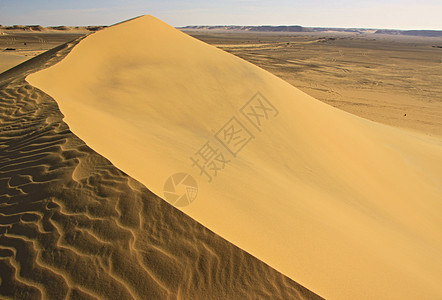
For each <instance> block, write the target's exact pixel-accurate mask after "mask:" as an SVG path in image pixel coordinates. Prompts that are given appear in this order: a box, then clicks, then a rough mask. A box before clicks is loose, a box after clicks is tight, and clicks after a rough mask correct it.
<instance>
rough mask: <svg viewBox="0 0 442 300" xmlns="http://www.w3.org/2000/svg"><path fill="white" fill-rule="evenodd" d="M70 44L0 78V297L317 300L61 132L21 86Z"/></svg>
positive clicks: (46, 103)
mask: <svg viewBox="0 0 442 300" xmlns="http://www.w3.org/2000/svg"><path fill="white" fill-rule="evenodd" d="M73 45H75V42H73V43H71V44H68V45H63V46H61V47H59V48H58V49H56V50H54V51H51V52H48V53H45V54H43V55H42V56H40V57H38V58H36V59H33V60H31V61H29V62H27V63H25V64H23V65H21V66H18V67H16V68H14V69H12V70H11V71H9V72H7V73H4V74H2V75H1V76H0V120H1V125H0V295H2V296H1V298H13V299H39V298H45V299H167V298H181V299H241V298H251V299H252V298H253V299H257V298H268V299H320V297H318V296H317V295H315V294H314V293H312V292H310V291H308V290H307V289H305V288H304V287H302V286H300V285H299V284H297V283H296V282H294V281H292V280H291V279H289V278H287V277H285V276H283V275H282V274H280V273H279V272H277V271H275V270H274V269H272V268H271V267H269V266H268V265H266V264H264V263H263V262H261V261H259V260H258V259H256V258H254V257H253V256H251V255H249V254H247V253H246V252H244V251H242V250H241V249H239V248H237V247H236V246H234V245H233V244H231V243H229V242H227V241H226V240H224V239H222V238H221V237H219V236H217V235H216V234H214V233H213V232H211V231H210V230H208V229H206V228H205V227H203V226H202V225H200V224H199V223H197V222H196V221H194V220H193V219H191V218H190V217H188V216H186V215H185V214H183V213H182V212H180V211H179V210H177V209H175V208H173V207H172V206H170V205H169V204H167V203H166V202H164V201H163V200H161V199H160V198H158V197H156V196H155V195H153V194H152V193H151V192H150V191H149V190H147V189H146V188H145V187H144V186H142V185H141V184H139V183H138V182H137V181H135V180H133V179H131V178H130V177H128V176H127V175H126V174H124V173H123V172H121V171H120V170H118V169H117V168H115V167H114V166H113V165H112V164H111V163H110V162H109V161H108V160H106V159H105V158H103V157H102V156H100V155H99V154H97V153H96V152H94V151H93V150H92V149H91V148H89V147H88V146H87V145H86V144H85V143H84V142H83V141H82V140H80V139H79V138H78V137H76V136H75V135H74V134H73V133H72V132H71V131H70V130H69V128H68V126H67V125H66V124H65V123H64V122H63V121H62V118H63V115H62V114H61V112H60V111H59V109H58V106H57V104H56V102H55V101H54V100H53V99H52V98H50V97H49V96H48V95H46V94H44V93H43V92H41V91H40V90H38V89H36V88H34V87H32V86H30V85H29V84H27V83H26V81H25V80H24V77H25V76H26V75H27V74H29V73H31V72H33V71H35V70H37V69H40V68H44V67H46V66H48V65H50V64H53V63H55V62H57V61H58V60H60V59H61V58H62V57H63V56H64V55H66V53H68V52H69V50H70V48H71V47H72V46H73ZM145 168H146V172H155V170H153V169H150V168H149V166H145Z"/></svg>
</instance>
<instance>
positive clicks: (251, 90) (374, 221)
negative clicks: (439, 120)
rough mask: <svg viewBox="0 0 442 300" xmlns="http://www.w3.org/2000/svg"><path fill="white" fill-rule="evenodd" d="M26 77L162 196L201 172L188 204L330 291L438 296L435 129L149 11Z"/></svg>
mask: <svg viewBox="0 0 442 300" xmlns="http://www.w3.org/2000/svg"><path fill="white" fill-rule="evenodd" d="M27 80H28V82H30V83H31V84H32V85H33V86H36V87H38V88H40V89H42V90H43V91H44V92H46V93H47V94H49V95H50V96H52V97H53V98H54V99H56V101H57V102H58V104H59V106H60V109H61V111H62V113H63V114H64V115H65V121H66V122H67V124H68V125H69V127H70V129H71V130H72V131H73V132H74V133H75V134H77V135H78V136H79V137H80V138H81V139H82V140H84V141H85V142H86V144H87V145H88V146H90V147H91V148H92V149H94V150H95V151H97V152H98V153H100V154H101V155H103V156H104V157H106V158H107V159H109V160H110V161H111V162H112V163H113V164H114V165H115V166H116V167H118V168H120V169H121V170H122V171H124V172H125V173H127V174H128V175H130V176H132V177H133V178H135V179H137V180H138V181H140V182H141V183H143V184H144V185H145V186H146V187H148V188H149V189H150V190H151V191H152V192H154V193H155V194H157V195H159V196H163V185H164V183H165V181H166V179H167V178H168V177H169V176H170V175H172V174H174V173H178V172H185V173H187V174H190V175H191V176H193V177H194V178H195V179H196V180H197V181H198V185H199V190H198V195H197V198H196V199H195V201H194V202H193V203H191V204H190V205H188V206H184V207H181V208H180V209H181V210H182V211H183V212H185V213H186V214H188V215H189V216H191V217H192V218H194V219H195V220H197V221H198V222H200V223H201V224H203V225H204V226H206V227H207V228H209V229H211V230H213V231H214V232H215V233H217V234H219V235H221V236H222V237H224V238H226V239H227V240H228V241H230V242H232V243H233V244H235V245H237V246H239V247H240V248H242V249H244V250H246V251H247V252H249V253H251V254H252V255H254V256H256V257H257V258H259V259H261V260H262V261H264V262H266V263H267V264H269V265H270V266H272V267H274V268H276V269H277V270H278V271H280V272H282V273H284V274H285V275H288V276H289V277H290V278H292V279H294V280H296V281H298V282H300V283H301V284H303V285H305V286H306V287H308V288H309V289H312V290H313V291H315V292H317V293H319V294H320V295H321V296H325V297H326V298H331V299H438V298H441V297H442V286H441V285H440V282H441V280H442V260H441V257H442V231H441V228H442V217H440V214H439V212H440V211H441V209H442V196H441V195H442V185H441V182H442V141H441V140H440V139H439V138H431V137H428V136H424V135H419V134H416V133H411V132H407V131H405V130H401V129H396V128H393V127H389V126H385V125H381V124H377V123H374V122H372V121H368V120H365V119H362V118H359V117H356V116H353V115H351V114H348V113H345V112H343V111H340V110H338V109H335V108H332V107H330V106H328V105H326V104H324V103H321V102H320V101H317V100H315V99H314V98H312V97H310V96H308V95H306V94H305V93H303V92H301V91H299V90H298V89H296V88H294V87H293V86H291V85H289V84H288V83H286V82H284V81H283V80H281V79H279V78H277V77H275V76H273V75H271V74H270V73H268V72H266V71H264V70H262V69H260V68H258V67H256V66H254V65H252V64H250V63H247V62H245V61H243V60H241V59H239V58H237V57H235V56H233V55H230V54H227V53H225V52H223V51H221V50H219V49H216V48H215V47H212V46H209V45H207V44H204V43H202V42H200V41H198V40H195V39H193V38H191V37H189V36H187V35H185V34H183V33H181V32H179V31H178V30H175V29H173V28H172V27H170V26H168V25H166V24H164V23H162V22H161V21H159V20H157V19H155V18H153V17H149V16H145V17H141V18H138V19H135V20H132V21H129V22H126V23H122V24H119V25H117V26H114V27H111V28H108V29H106V30H103V31H100V32H97V33H95V34H93V35H91V36H89V37H87V38H86V39H84V40H83V41H81V42H80V43H79V44H78V45H77V46H75V47H74V48H73V50H72V51H71V53H70V54H68V55H67V56H66V58H65V59H63V60H62V61H61V62H60V63H58V64H56V65H54V66H52V67H50V68H48V69H45V70H43V71H40V72H38V73H35V74H32V75H30V76H28V77H27ZM257 93H258V94H257ZM254 96H256V97H254ZM253 112H255V113H256V114H255V115H254V114H253ZM211 147H213V150H217V152H216V154H214V155H213V156H211V157H210V158H211V164H208V165H207V166H206V169H204V170H200V169H199V167H198V166H197V163H198V164H203V162H205V159H208V158H209V157H208V156H209V154H210V150H212V148H211ZM228 149H230V151H232V152H229V150H228ZM232 153H235V155H233V154H232ZM221 154H222V155H221ZM192 159H193V160H194V161H197V163H195V162H194V163H193V162H192ZM213 159H215V160H213ZM192 164H193V165H192ZM214 167H219V168H220V170H218V171H217V173H216V174H215V171H214ZM206 172H207V173H206ZM215 175H216V176H215ZM209 181H210V182H209ZM131 209H133V208H131Z"/></svg>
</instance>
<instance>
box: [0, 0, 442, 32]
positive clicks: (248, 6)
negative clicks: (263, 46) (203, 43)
mask: <svg viewBox="0 0 442 300" xmlns="http://www.w3.org/2000/svg"><path fill="white" fill-rule="evenodd" d="M440 11H442V3H439V2H438V1H435V0H423V1H421V2H420V3H419V4H417V3H414V2H413V1H410V0H406V1H397V0H388V1H386V2H383V1H381V0H375V1H370V2H368V1H349V0H339V1H337V2H334V3H330V2H326V1H323V0H312V1H305V0H302V1H299V0H298V1H288V0H277V1H273V2H268V1H262V0H229V1H221V2H216V3H214V2H202V1H200V0H188V1H176V0H172V1H157V0H155V1H142V0H128V1H122V0H110V1H104V0H98V1H94V2H93V3H92V2H91V1H85V0H79V1H76V2H75V3H60V2H56V1H53V0H37V1H30V0H23V1H19V2H18V1H12V0H0V24H2V25H7V26H10V25H42V26H59V25H65V26H89V25H111V24H115V23H118V22H121V21H123V20H127V19H131V18H133V17H136V16H140V15H145V14H149V15H152V16H155V17H157V18H159V19H161V20H163V21H164V22H166V23H168V24H170V25H172V26H174V27H185V26H261V25H271V26H280V25H287V26H289V25H300V26H303V27H332V28H369V29H401V30H442V22H441V21H440V16H439V12H440Z"/></svg>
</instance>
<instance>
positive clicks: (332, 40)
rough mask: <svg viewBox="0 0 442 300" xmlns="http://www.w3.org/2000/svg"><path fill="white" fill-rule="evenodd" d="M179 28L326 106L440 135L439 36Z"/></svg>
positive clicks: (441, 66)
mask: <svg viewBox="0 0 442 300" xmlns="http://www.w3.org/2000/svg"><path fill="white" fill-rule="evenodd" d="M185 32H186V33H188V34H190V35H192V36H194V37H196V38H198V39H200V40H202V41H204V42H206V43H209V44H212V45H215V46H217V47H219V48H221V49H223V50H225V51H227V52H230V53H232V54H234V55H237V56H239V57H241V58H243V59H245V60H247V61H249V62H251V63H253V64H255V65H257V66H259V67H261V68H263V69H265V70H267V71H269V72H271V73H273V74H275V75H277V76H279V77H280V78H282V79H284V80H285V81H287V82H289V83H291V84H292V85H293V86H295V87H297V88H299V89H301V90H302V91H304V92H306V93H307V94H309V95H311V96H313V97H314V98H316V99H318V100H321V101H323V102H325V103H328V104H330V105H332V106H335V107H337V108H340V109H342V110H345V111H347V112H350V113H352V114H355V115H358V116H360V117H363V118H366V119H369V120H373V121H376V122H380V123H384V124H388V125H393V126H398V127H403V128H408V129H412V130H418V131H420V132H424V133H427V134H430V135H439V136H442V118H441V116H442V86H441V84H440V83H441V82H442V49H441V48H438V47H437V46H442V39H440V38H430V37H404V36H394V35H384V34H362V35H361V34H352V33H346V34H343V33H333V32H327V33H314V34H311V33H297V34H286V33H284V34H281V33H279V34H278V33H250V32H249V33H247V32H236V33H228V32H223V31H218V32H213V31H206V32H201V31H185ZM405 114H406V116H405Z"/></svg>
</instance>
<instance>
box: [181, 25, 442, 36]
mask: <svg viewBox="0 0 442 300" xmlns="http://www.w3.org/2000/svg"><path fill="white" fill-rule="evenodd" d="M179 29H181V30H227V31H255V32H324V31H338V32H354V33H367V32H370V33H374V34H394V35H408V36H425V37H442V30H398V29H366V28H331V27H330V28H323V27H303V26H299V25H293V26H186V27H179Z"/></svg>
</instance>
